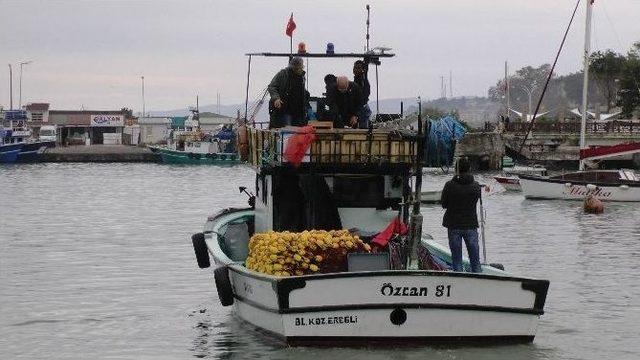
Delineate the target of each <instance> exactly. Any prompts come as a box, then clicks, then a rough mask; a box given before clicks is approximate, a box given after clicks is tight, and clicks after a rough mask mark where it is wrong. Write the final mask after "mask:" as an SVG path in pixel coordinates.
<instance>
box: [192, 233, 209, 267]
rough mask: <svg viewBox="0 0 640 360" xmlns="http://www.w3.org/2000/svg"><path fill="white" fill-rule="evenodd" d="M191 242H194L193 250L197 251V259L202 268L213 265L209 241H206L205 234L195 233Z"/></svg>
mask: <svg viewBox="0 0 640 360" xmlns="http://www.w3.org/2000/svg"><path fill="white" fill-rule="evenodd" d="M191 242H192V243H193V251H194V252H195V253H196V260H197V261H198V266H199V267H200V269H204V268H208V267H209V266H211V262H210V261H209V250H208V249H207V243H206V242H205V241H204V234H203V233H196V234H193V235H192V236H191Z"/></svg>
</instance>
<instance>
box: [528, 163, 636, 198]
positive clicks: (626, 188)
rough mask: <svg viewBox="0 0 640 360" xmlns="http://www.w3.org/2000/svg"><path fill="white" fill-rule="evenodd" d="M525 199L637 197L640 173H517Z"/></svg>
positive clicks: (601, 171) (595, 171)
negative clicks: (543, 175)
mask: <svg viewBox="0 0 640 360" xmlns="http://www.w3.org/2000/svg"><path fill="white" fill-rule="evenodd" d="M520 185H521V186H522V192H523V193H524V197H525V198H527V199H563V200H584V199H585V198H586V197H587V196H589V195H593V196H595V197H596V198H598V199H599V200H605V201H640V177H639V176H638V174H636V173H634V172H633V171H632V170H592V171H577V172H572V173H567V174H562V175H557V176H551V177H540V176H527V175H521V176H520Z"/></svg>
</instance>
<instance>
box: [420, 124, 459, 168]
mask: <svg viewBox="0 0 640 360" xmlns="http://www.w3.org/2000/svg"><path fill="white" fill-rule="evenodd" d="M429 123H430V127H429V132H428V133H427V134H425V136H426V137H427V139H426V144H425V150H424V151H425V154H424V155H425V157H424V158H425V165H426V166H429V167H436V166H451V164H452V163H453V153H454V151H455V144H456V142H457V141H459V140H460V139H462V137H463V136H464V134H465V133H466V132H467V130H466V129H465V127H464V126H463V125H462V124H461V123H460V122H459V121H458V120H457V119H456V118H455V117H453V116H451V115H447V116H444V117H442V118H440V119H437V120H430V121H429Z"/></svg>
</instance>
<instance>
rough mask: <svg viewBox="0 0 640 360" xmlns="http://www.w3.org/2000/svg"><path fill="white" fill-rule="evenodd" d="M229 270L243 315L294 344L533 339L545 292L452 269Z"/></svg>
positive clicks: (517, 282)
mask: <svg viewBox="0 0 640 360" xmlns="http://www.w3.org/2000/svg"><path fill="white" fill-rule="evenodd" d="M229 270H230V277H231V282H232V284H233V291H234V309H235V312H236V313H237V315H238V316H239V317H240V318H241V319H242V320H244V321H246V322H248V323H250V324H252V325H254V326H256V327H258V328H260V329H263V330H266V331H268V332H270V333H272V334H274V335H276V336H277V337H279V338H282V339H284V340H285V341H286V342H287V343H290V344H306V343H318V342H327V341H331V342H332V343H333V342H336V341H338V342H361V341H367V342H368V341H376V340H380V341H385V342H407V341H416V342H422V341H426V342H431V341H449V340H454V339H455V340H465V339H466V340H469V341H472V340H480V339H482V340H495V341H500V342H503V341H516V342H530V341H532V340H533V338H534V336H535V332H536V328H537V324H538V319H539V316H540V314H542V309H535V306H534V305H535V303H536V302H540V301H544V300H540V297H541V296H544V295H543V294H542V293H544V294H546V287H544V289H542V288H540V289H537V290H536V289H535V288H536V285H533V284H534V283H530V282H527V281H526V280H525V281H524V282H523V280H522V279H513V280H507V279H504V278H499V277H494V276H490V275H484V276H483V275H474V274H464V273H452V272H423V271H414V272H407V271H392V272H384V273H345V274H328V275H325V276H323V275H320V276H317V277H314V276H306V277H294V278H274V277H271V276H266V275H262V274H257V273H254V272H250V271H248V270H246V269H244V268H243V267H242V266H240V265H232V266H230V267H229ZM523 284H524V285H523ZM526 284H529V285H526ZM538 285H539V284H538ZM527 286H531V287H530V288H528V289H525V288H527ZM347 289H348V291H347ZM536 291H537V292H536Z"/></svg>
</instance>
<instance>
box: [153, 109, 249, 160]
mask: <svg viewBox="0 0 640 360" xmlns="http://www.w3.org/2000/svg"><path fill="white" fill-rule="evenodd" d="M192 112H193V114H192V115H191V116H189V118H188V119H187V120H185V128H184V129H182V130H176V131H172V135H171V138H170V139H169V143H168V144H167V145H166V146H150V147H149V148H150V149H151V151H152V152H154V153H158V154H159V155H160V158H161V160H162V162H163V163H165V164H183V165H234V164H237V163H239V161H240V157H239V156H238V154H237V152H236V150H235V132H234V130H233V129H232V128H231V127H230V126H228V125H225V126H222V127H221V128H220V129H218V131H217V132H216V133H215V134H213V135H211V134H205V133H204V132H202V131H201V130H200V127H199V121H198V111H197V109H196V110H192Z"/></svg>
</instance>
